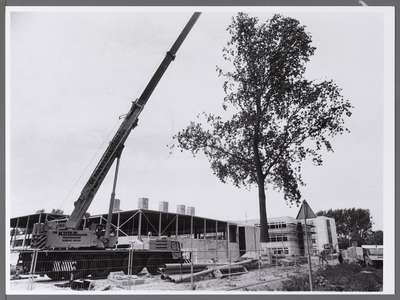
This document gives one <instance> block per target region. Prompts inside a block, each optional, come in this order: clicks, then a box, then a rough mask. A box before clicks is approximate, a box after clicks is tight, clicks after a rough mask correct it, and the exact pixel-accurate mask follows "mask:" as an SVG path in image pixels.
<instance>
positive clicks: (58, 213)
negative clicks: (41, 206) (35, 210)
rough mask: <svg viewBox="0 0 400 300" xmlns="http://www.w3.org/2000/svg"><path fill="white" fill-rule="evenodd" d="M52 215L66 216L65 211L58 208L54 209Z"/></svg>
mask: <svg viewBox="0 0 400 300" xmlns="http://www.w3.org/2000/svg"><path fill="white" fill-rule="evenodd" d="M51 213H52V214H54V215H62V214H64V211H63V210H62V209H59V208H57V209H56V208H53V209H52V210H51Z"/></svg>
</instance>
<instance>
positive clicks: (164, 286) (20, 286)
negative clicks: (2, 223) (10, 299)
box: [10, 264, 318, 294]
mask: <svg viewBox="0 0 400 300" xmlns="http://www.w3.org/2000/svg"><path fill="white" fill-rule="evenodd" d="M314 267H315V268H317V267H318V265H313V269H314ZM307 272H308V265H307V264H305V265H300V266H279V267H276V266H275V267H264V268H256V269H253V270H249V271H248V272H247V273H245V274H240V275H231V276H223V277H221V276H218V274H215V272H214V273H211V274H208V275H205V276H199V277H195V278H193V281H192V280H191V278H189V279H188V280H186V281H183V282H180V283H174V282H171V281H169V280H163V279H162V278H161V276H160V275H157V276H153V275H150V274H148V273H146V272H145V273H142V274H140V275H139V276H138V279H140V281H141V283H140V284H137V285H131V286H130V287H128V286H127V285H123V282H122V281H121V282H115V281H111V280H108V279H99V280H93V281H92V286H91V288H90V290H89V291H88V293H90V292H108V293H109V292H111V293H130V292H132V291H136V293H137V292H138V291H139V292H140V291H142V292H144V293H155V294H157V293H159V292H165V291H168V292H172V293H174V292H178V293H182V292H190V291H193V290H195V291H202V292H236V291H279V288H280V285H281V282H282V280H284V279H286V278H287V276H289V275H299V274H307ZM187 275H188V274H184V276H187ZM180 276H181V275H170V277H171V278H175V279H176V278H180ZM62 284H65V285H66V286H65V287H62ZM10 291H12V292H16V291H18V292H24V291H25V292H26V291H30V292H33V293H42V292H43V293H54V294H62V293H65V292H67V293H74V292H79V293H82V291H77V290H73V289H71V287H70V286H68V282H67V281H64V282H52V281H50V280H48V278H46V277H37V278H35V279H34V281H33V284H32V285H31V287H29V279H27V278H25V279H19V280H11V281H10Z"/></svg>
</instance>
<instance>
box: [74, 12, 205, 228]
mask: <svg viewBox="0 0 400 300" xmlns="http://www.w3.org/2000/svg"><path fill="white" fill-rule="evenodd" d="M199 16H200V13H198V12H196V13H194V14H193V16H192V17H191V18H190V20H189V22H188V23H187V24H186V26H185V28H184V29H183V30H182V32H181V34H180V35H179V36H178V38H177V39H176V41H175V43H174V44H173V45H172V47H171V49H170V50H169V51H168V52H167V54H166V55H165V58H164V59H163V61H162V62H161V64H160V66H159V67H158V69H157V70H156V72H155V73H154V75H153V77H152V78H151V79H150V81H149V83H148V84H147V86H146V88H145V89H144V91H143V93H142V94H141V96H140V97H139V98H138V99H137V100H136V101H134V102H133V103H132V106H131V108H130V110H129V112H128V114H127V115H126V116H125V118H124V120H123V122H122V124H121V125H120V127H119V129H118V131H117V132H116V134H115V135H114V137H113V139H112V140H111V142H110V144H109V145H108V147H107V149H106V151H105V152H104V154H103V156H102V157H101V159H100V161H99V163H98V164H97V166H96V168H95V169H94V171H93V173H92V175H91V176H90V178H89V180H88V182H87V183H86V185H85V186H84V188H83V189H82V192H81V195H80V197H79V198H78V200H77V201H75V203H74V206H75V208H74V211H73V212H72V214H71V216H70V217H69V219H68V220H67V222H66V228H72V229H76V228H77V227H78V226H79V224H80V222H81V220H82V218H83V216H84V215H85V213H86V211H87V210H88V208H89V206H90V204H91V202H92V200H93V198H94V196H95V195H96V193H97V191H98V189H99V188H100V186H101V183H102V182H103V180H104V178H105V177H106V175H107V173H108V171H109V170H110V168H111V166H112V164H113V163H114V161H115V159H116V158H117V157H118V156H119V155H120V154H121V151H122V149H123V147H124V143H125V141H126V139H127V138H128V136H129V134H130V132H131V130H132V129H133V128H135V126H136V125H137V121H138V117H139V115H140V113H141V112H142V110H143V108H144V105H145V104H146V103H147V100H148V99H149V97H150V95H151V94H152V92H153V91H154V89H155V87H156V86H157V84H158V82H159V81H160V79H161V77H162V76H163V74H164V72H165V71H166V69H167V68H168V66H169V64H170V63H171V62H172V61H173V60H174V59H175V55H176V52H177V51H178V49H179V47H180V46H181V44H182V42H183V41H184V40H185V38H186V36H187V35H188V33H189V31H190V30H191V29H192V27H193V25H194V24H195V23H196V21H197V19H198V18H199Z"/></svg>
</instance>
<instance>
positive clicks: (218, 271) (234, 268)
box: [161, 260, 251, 283]
mask: <svg viewBox="0 0 400 300" xmlns="http://www.w3.org/2000/svg"><path fill="white" fill-rule="evenodd" d="M249 263H251V260H245V261H241V262H237V263H233V264H229V265H222V266H221V265H220V266H215V267H207V268H206V269H205V270H202V271H200V272H196V273H193V274H188V275H186V276H180V277H178V278H171V277H170V276H168V275H165V274H163V275H161V279H164V280H169V281H171V282H174V283H180V282H183V281H188V280H191V279H192V278H199V277H201V276H206V275H209V274H212V275H213V276H214V277H220V278H222V277H226V276H230V275H240V274H245V273H248V271H247V269H246V268H245V267H244V265H246V264H249Z"/></svg>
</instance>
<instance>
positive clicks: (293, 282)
mask: <svg viewBox="0 0 400 300" xmlns="http://www.w3.org/2000/svg"><path fill="white" fill-rule="evenodd" d="M281 290H282V291H310V285H309V275H308V274H306V275H300V276H290V277H288V279H287V280H285V281H283V282H282V288H281ZM382 290H383V272H382V269H375V268H362V267H361V266H360V265H358V264H356V263H343V264H341V265H334V266H331V265H327V266H324V267H321V268H319V269H318V270H316V271H314V272H313V291H319V292H321V291H322V292H353V291H354V292H380V291H382Z"/></svg>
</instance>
